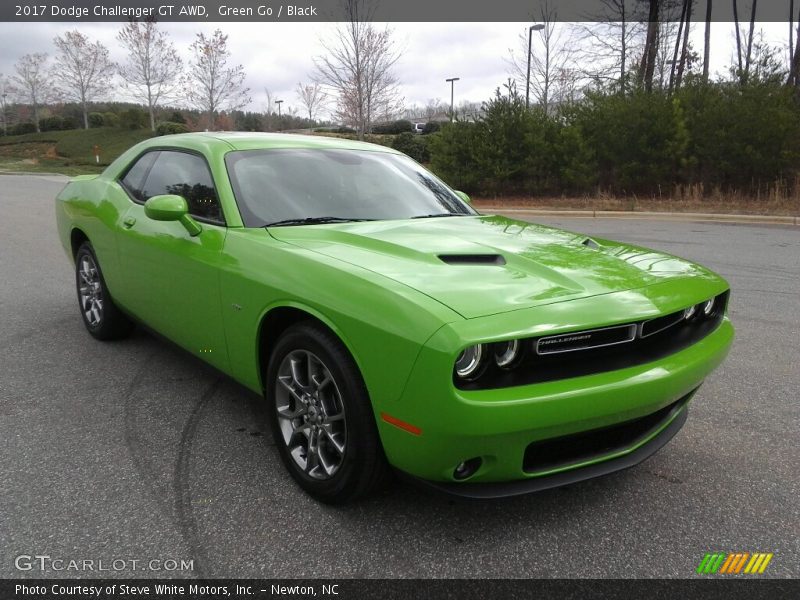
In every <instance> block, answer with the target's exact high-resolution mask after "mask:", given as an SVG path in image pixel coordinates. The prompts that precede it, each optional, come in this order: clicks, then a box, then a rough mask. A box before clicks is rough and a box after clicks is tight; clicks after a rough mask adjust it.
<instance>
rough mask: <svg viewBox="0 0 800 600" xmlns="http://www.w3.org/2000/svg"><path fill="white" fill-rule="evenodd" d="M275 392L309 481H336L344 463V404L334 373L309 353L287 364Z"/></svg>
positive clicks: (298, 353)
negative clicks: (335, 477) (334, 477)
mask: <svg viewBox="0 0 800 600" xmlns="http://www.w3.org/2000/svg"><path fill="white" fill-rule="evenodd" d="M276 388H277V389H276V390H275V394H276V396H275V398H276V403H275V406H276V411H277V417H278V424H279V426H280V431H281V434H282V436H283V442H284V443H285V444H286V447H287V449H288V450H289V455H290V456H291V457H292V459H293V460H294V462H295V464H296V465H297V466H298V467H299V468H300V469H301V470H302V471H303V472H304V473H305V474H306V475H308V476H309V477H311V478H313V479H317V480H325V479H330V478H331V477H333V476H334V474H335V473H336V472H337V471H338V470H339V468H340V467H341V465H342V461H343V460H344V455H345V447H346V442H347V428H346V424H345V414H344V403H343V402H342V396H341V394H340V392H339V388H338V386H337V385H336V381H335V380H334V378H333V375H331V372H330V370H329V369H328V367H327V366H326V365H325V363H323V362H322V360H320V359H319V357H317V356H316V355H315V354H313V353H312V352H309V351H308V350H293V351H291V352H289V353H288V354H287V355H286V356H285V357H284V358H283V361H281V364H280V367H279V368H278V378H277V385H276Z"/></svg>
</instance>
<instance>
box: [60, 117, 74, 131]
mask: <svg viewBox="0 0 800 600" xmlns="http://www.w3.org/2000/svg"><path fill="white" fill-rule="evenodd" d="M61 129H78V119H76V118H75V117H64V121H63V122H62V123H61Z"/></svg>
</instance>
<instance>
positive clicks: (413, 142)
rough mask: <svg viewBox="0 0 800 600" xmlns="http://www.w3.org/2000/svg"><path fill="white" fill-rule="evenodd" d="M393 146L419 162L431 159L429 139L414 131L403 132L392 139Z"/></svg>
mask: <svg viewBox="0 0 800 600" xmlns="http://www.w3.org/2000/svg"><path fill="white" fill-rule="evenodd" d="M391 147H392V148H394V149H395V150H399V151H400V152H402V153H404V154H407V155H408V156H410V157H411V158H413V159H414V160H415V161H417V162H421V163H427V162H430V160H431V153H430V151H429V150H428V140H427V139H426V138H423V137H421V136H419V135H414V134H413V133H408V132H405V133H401V134H400V135H398V136H397V137H395V138H394V140H392V143H391Z"/></svg>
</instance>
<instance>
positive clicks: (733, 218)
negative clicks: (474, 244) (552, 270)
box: [479, 206, 800, 225]
mask: <svg viewBox="0 0 800 600" xmlns="http://www.w3.org/2000/svg"><path fill="white" fill-rule="evenodd" d="M479 208H480V210H481V212H484V213H486V212H497V213H500V214H509V215H515V214H523V213H524V214H529V215H537V216H543V217H544V216H546V217H574V218H583V219H648V220H663V221H707V222H712V223H751V224H753V223H757V224H760V225H800V217H797V216H778V215H730V214H715V213H669V212H653V211H628V210H552V209H551V210H547V209H535V208H503V207H499V206H485V207H484V206H481V207H479Z"/></svg>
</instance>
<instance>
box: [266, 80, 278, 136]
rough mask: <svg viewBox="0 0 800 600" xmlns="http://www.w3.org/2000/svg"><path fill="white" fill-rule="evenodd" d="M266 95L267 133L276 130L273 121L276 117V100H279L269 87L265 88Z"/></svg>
mask: <svg viewBox="0 0 800 600" xmlns="http://www.w3.org/2000/svg"><path fill="white" fill-rule="evenodd" d="M264 94H265V95H266V97H267V102H266V104H265V105H264V127H265V128H266V130H267V131H272V130H273V129H275V126H274V123H273V121H274V115H275V100H277V98H276V97H275V94H274V93H273V92H272V90H270V89H269V88H268V87H265V88H264Z"/></svg>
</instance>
